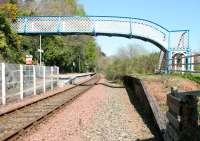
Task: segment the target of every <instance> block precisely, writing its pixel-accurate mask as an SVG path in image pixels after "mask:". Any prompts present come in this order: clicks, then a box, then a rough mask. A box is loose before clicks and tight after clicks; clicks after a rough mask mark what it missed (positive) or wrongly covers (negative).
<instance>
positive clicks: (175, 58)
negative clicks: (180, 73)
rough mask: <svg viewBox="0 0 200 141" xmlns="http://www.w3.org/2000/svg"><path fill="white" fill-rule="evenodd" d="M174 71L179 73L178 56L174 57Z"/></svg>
mask: <svg viewBox="0 0 200 141" xmlns="http://www.w3.org/2000/svg"><path fill="white" fill-rule="evenodd" d="M174 70H175V71H177V56H175V57H174Z"/></svg>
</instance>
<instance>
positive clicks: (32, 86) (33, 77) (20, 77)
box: [0, 63, 59, 105]
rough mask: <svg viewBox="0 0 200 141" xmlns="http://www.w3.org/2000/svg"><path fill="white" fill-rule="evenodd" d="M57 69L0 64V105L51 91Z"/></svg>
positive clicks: (56, 75) (54, 83)
mask: <svg viewBox="0 0 200 141" xmlns="http://www.w3.org/2000/svg"><path fill="white" fill-rule="evenodd" d="M58 74H59V68H58V67H56V66H54V67H48V66H36V65H21V64H5V63H1V64H0V94H1V95H0V101H1V102H0V103H1V104H3V105H5V104H6V102H8V101H11V100H13V99H21V100H22V99H23V98H24V97H27V96H31V95H36V94H40V93H45V92H46V91H47V90H49V89H51V90H53V89H54V88H55V87H56V86H57V84H58V80H59V76H58Z"/></svg>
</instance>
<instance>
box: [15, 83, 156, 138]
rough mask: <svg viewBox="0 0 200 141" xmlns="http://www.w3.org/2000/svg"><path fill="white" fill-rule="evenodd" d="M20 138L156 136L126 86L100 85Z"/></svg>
mask: <svg viewBox="0 0 200 141" xmlns="http://www.w3.org/2000/svg"><path fill="white" fill-rule="evenodd" d="M101 81H104V80H101ZM17 140H20V141H147V140H148V141H154V136H153V135H152V133H151V132H150V130H149V128H147V126H146V125H145V124H144V122H143V120H142V118H141V117H140V115H139V114H138V113H137V111H136V110H135V108H134V107H133V106H132V105H131V103H130V102H129V99H128V96H127V94H126V91H125V89H122V88H121V89H119V88H117V89H114V88H109V87H106V86H103V85H97V86H94V87H93V88H92V89H90V90H89V91H87V92H86V93H85V94H83V95H81V96H80V97H79V98H78V99H76V100H75V101H74V102H73V103H71V104H70V105H67V106H66V107H65V108H63V109H62V110H60V111H58V112H57V113H56V114H54V115H53V116H51V117H50V118H48V119H46V120H44V121H43V122H42V123H40V124H39V125H37V126H35V127H33V128H32V129H29V130H28V131H27V132H26V133H25V134H23V135H22V136H21V137H20V138H18V139H17Z"/></svg>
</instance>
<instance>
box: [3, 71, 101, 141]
mask: <svg viewBox="0 0 200 141" xmlns="http://www.w3.org/2000/svg"><path fill="white" fill-rule="evenodd" d="M98 80H99V76H97V75H95V76H93V77H92V78H91V79H90V80H88V81H86V82H83V83H81V84H79V85H76V86H75V87H73V88H71V89H68V90H66V91H64V92H60V93H58V94H56V95H53V96H50V97H47V98H45V99H43V100H39V101H36V102H34V103H32V104H30V105H27V106H24V107H20V108H18V109H15V110H13V111H10V112H8V113H5V114H3V115H1V116H0V140H1V141H3V140H7V139H10V138H11V137H13V136H14V135H16V134H18V133H19V132H20V131H21V130H23V129H25V128H27V127H29V126H30V125H32V124H34V123H35V122H37V121H38V120H40V119H42V118H44V117H46V116H47V115H49V114H50V113H52V112H53V111H55V110H56V109H58V108H60V107H62V106H63V105H64V104H66V103H68V102H70V101H71V100H73V99H75V98H76V97H78V96H79V95H80V94H82V93H84V92H85V91H87V90H88V89H90V88H91V87H92V86H93V85H94V84H95V83H96V82H98Z"/></svg>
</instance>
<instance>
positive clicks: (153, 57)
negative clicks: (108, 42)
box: [105, 46, 159, 80]
mask: <svg viewBox="0 0 200 141" xmlns="http://www.w3.org/2000/svg"><path fill="white" fill-rule="evenodd" d="M111 60H112V61H111V62H110V63H108V65H107V66H106V68H105V73H106V76H107V78H108V79H111V80H116V79H119V78H121V76H123V75H126V74H138V73H139V74H144V73H153V72H154V70H155V66H156V65H157V63H158V60H159V54H158V53H147V51H146V50H145V49H144V48H143V47H140V46H129V47H127V48H124V49H121V50H120V52H119V53H118V55H116V56H115V57H114V58H111Z"/></svg>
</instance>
